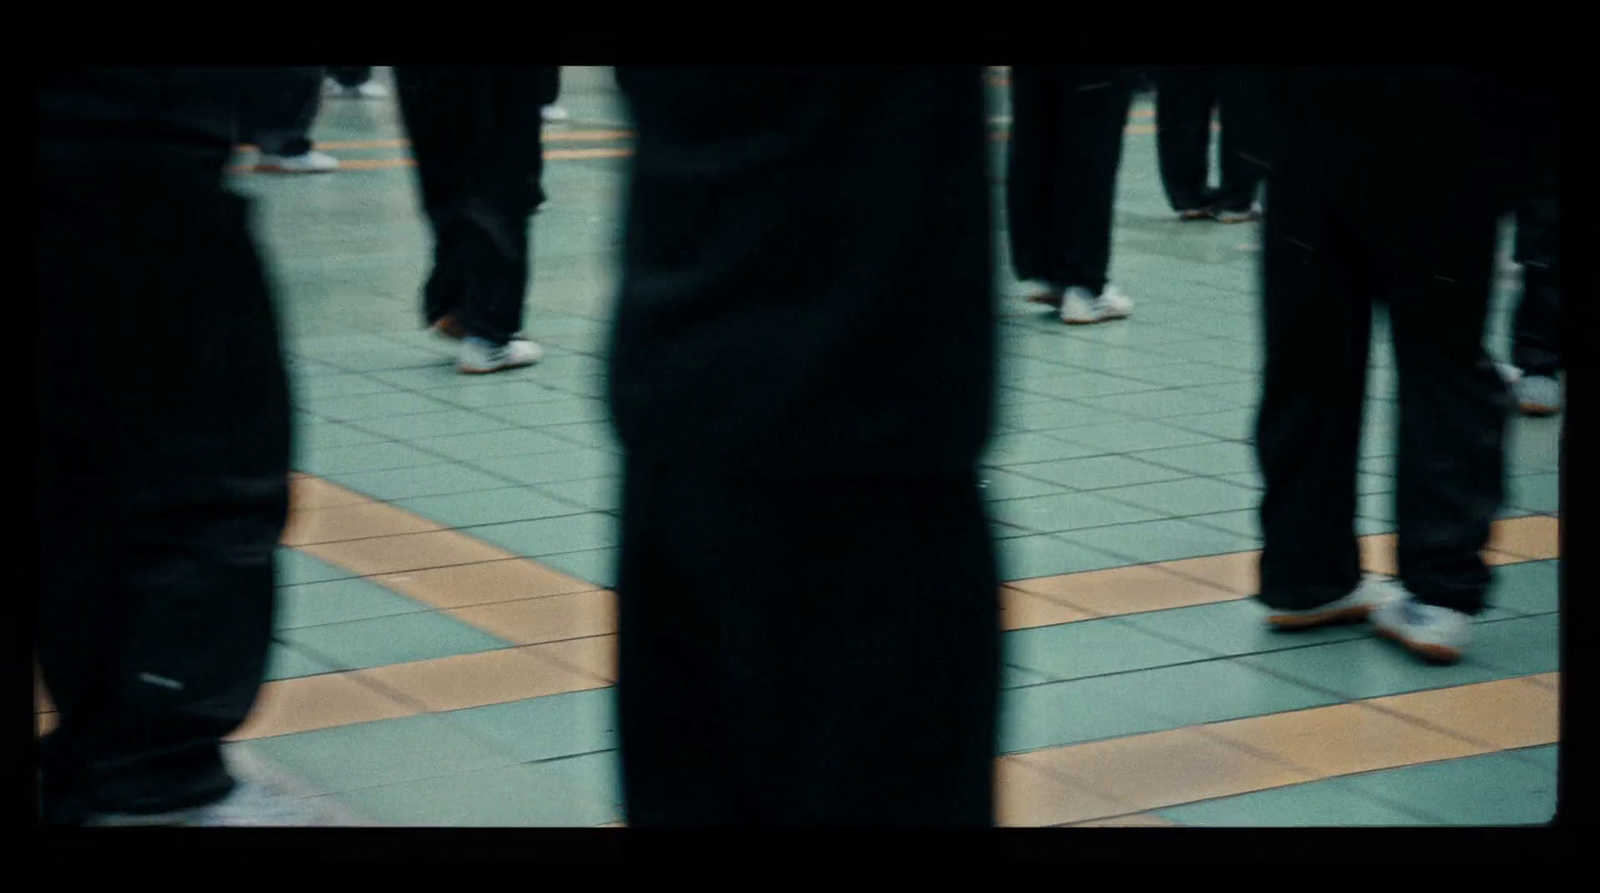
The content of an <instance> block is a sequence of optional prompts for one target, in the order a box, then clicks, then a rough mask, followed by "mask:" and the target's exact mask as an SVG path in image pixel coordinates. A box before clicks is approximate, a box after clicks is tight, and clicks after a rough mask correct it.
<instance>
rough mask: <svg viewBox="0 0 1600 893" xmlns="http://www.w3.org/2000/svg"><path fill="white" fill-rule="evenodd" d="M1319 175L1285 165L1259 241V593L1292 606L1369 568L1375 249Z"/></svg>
mask: <svg viewBox="0 0 1600 893" xmlns="http://www.w3.org/2000/svg"><path fill="white" fill-rule="evenodd" d="M1322 179H1323V178H1322V176H1321V174H1320V172H1319V171H1317V170H1315V169H1312V170H1304V169H1301V170H1294V169H1290V170H1284V171H1282V172H1280V174H1279V175H1278V176H1277V177H1276V179H1275V180H1274V181H1273V184H1272V190H1273V192H1272V205H1271V207H1269V208H1268V209H1267V214H1266V225H1265V237H1264V246H1263V268H1262V271H1263V280H1262V297H1263V317H1264V321H1265V329H1266V332H1265V334H1266V364H1265V368H1264V370H1263V373H1262V379H1263V394H1262V401H1261V407H1260V412H1259V416H1258V418H1257V422H1256V456H1257V459H1258V461H1259V462H1260V465H1261V471H1262V477H1263V479H1264V481H1265V492H1264V494H1263V498H1262V502H1261V533H1262V539H1263V548H1262V552H1261V595H1260V599H1261V601H1262V602H1263V603H1265V604H1266V605H1268V606H1269V607H1273V608H1279V609H1284V610H1306V609H1310V608H1315V607H1318V606H1320V605H1323V604H1326V603H1327V602H1330V601H1333V600H1334V599H1337V598H1340V597H1342V596H1344V595H1346V594H1347V593H1349V592H1350V590H1351V589H1352V588H1354V587H1355V585H1356V584H1357V583H1358V582H1359V580H1360V577H1361V561H1360V554H1359V550H1358V548H1357V545H1356V536H1355V529H1354V524H1355V511H1356V468H1357V455H1358V450H1359V446H1360V437H1361V411H1362V400H1363V391H1364V389H1365V385H1366V373H1367V352H1368V345H1369V343H1370V340H1371V320H1372V304H1371V295H1372V283H1371V279H1370V274H1369V269H1370V261H1369V258H1368V255H1367V252H1366V251H1365V250H1364V248H1363V247H1362V246H1361V245H1360V244H1359V243H1358V242H1357V241H1356V239H1355V237H1354V235H1353V233H1352V232H1351V231H1350V229H1349V226H1348V221H1347V220H1345V219H1344V218H1343V216H1342V215H1339V214H1338V213H1336V209H1335V207H1334V205H1333V202H1332V201H1331V199H1330V197H1329V195H1328V193H1327V192H1326V191H1324V184H1323V183H1322V182H1321V181H1322Z"/></svg>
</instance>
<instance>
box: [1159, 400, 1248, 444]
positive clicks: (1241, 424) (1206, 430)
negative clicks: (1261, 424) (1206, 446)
mask: <svg viewBox="0 0 1600 893" xmlns="http://www.w3.org/2000/svg"><path fill="white" fill-rule="evenodd" d="M1163 424H1166V425H1170V426H1172V427H1176V428H1183V429H1186V430H1190V431H1198V432H1201V433H1202V434H1209V435H1211V436H1212V437H1218V438H1222V439H1225V440H1239V441H1245V440H1250V439H1253V438H1254V437H1255V426H1256V411H1255V410H1254V409H1249V408H1241V409H1224V410H1222V411H1220V412H1207V413H1201V414H1199V415H1183V416H1179V417H1177V418H1174V419H1170V420H1168V421H1166V422H1164V423H1163Z"/></svg>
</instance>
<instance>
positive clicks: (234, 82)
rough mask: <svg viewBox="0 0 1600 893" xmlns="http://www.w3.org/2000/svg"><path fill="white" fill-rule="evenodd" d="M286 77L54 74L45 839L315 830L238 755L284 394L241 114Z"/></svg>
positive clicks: (39, 524)
mask: <svg viewBox="0 0 1600 893" xmlns="http://www.w3.org/2000/svg"><path fill="white" fill-rule="evenodd" d="M283 86H284V85H283V77H282V73H281V71H280V72H264V73H262V72H257V73H246V71H245V70H242V69H226V70H196V69H183V68H170V67H169V68H149V69H117V68H108V67H94V68H80V69H70V68H46V69H44V70H43V71H42V72H41V73H40V75H39V86H38V120H39V130H38V144H37V149H38V153H37V175H38V179H37V184H38V190H39V191H38V202H39V204H38V210H37V213H38V220H39V233H38V268H37V270H38V281H39V286H38V291H37V293H36V304H35V310H36V312H37V313H38V317H39V329H38V338H39V340H38V346H37V352H36V356H35V360H36V366H35V369H36V382H37V385H36V387H37V391H36V394H35V396H36V400H37V410H38V421H39V425H38V439H37V443H36V452H35V463H36V464H35V468H36V472H37V475H38V483H37V487H38V490H37V493H36V495H35V499H34V523H35V530H36V532H37V540H36V546H35V548H36V552H35V559H36V561H37V566H38V576H37V579H38V589H37V592H36V607H37V609H38V614H37V621H36V622H37V625H36V627H35V633H36V645H35V647H36V657H37V661H38V666H39V669H40V674H41V676H42V679H43V682H44V685H45V686H46V688H47V690H48V692H49V696H50V699H51V701H52V702H53V703H54V704H55V706H56V709H57V711H58V717H59V724H58V725H57V727H56V728H55V729H54V730H53V731H52V732H50V733H49V734H47V735H46V736H44V738H43V740H41V741H40V743H39V766H38V768H39V778H40V787H41V790H40V809H41V818H42V820H43V821H45V822H46V823H49V824H65V825H83V824H109V825H117V824H156V825H262V824H266V825H271V824H307V823H313V822H315V817H314V816H312V815H310V814H308V813H306V812H305V811H303V810H301V809H299V808H297V807H296V806H294V805H293V803H292V802H291V801H290V800H289V799H288V798H287V797H284V796H281V795H280V794H279V793H277V792H274V791H273V790H272V789H271V788H270V787H268V786H264V785H263V784H261V783H260V782H259V780H255V779H250V778H243V779H241V778H239V777H237V776H236V775H235V773H234V772H233V771H231V770H230V768H229V767H228V765H227V764H226V763H225V762H224V758H223V751H222V742H223V739H224V738H225V737H226V736H227V735H229V734H230V733H232V732H233V731H234V730H235V729H237V728H238V727H239V725H240V724H241V722H242V721H243V720H244V719H245V717H246V714H247V713H248V712H249V710H250V708H251V705H252V703H253V702H254V700H255V698H256V693H257V691H258V690H259V688H260V686H261V683H262V679H263V676H264V674H265V672H266V664H267V655H268V649H269V646H270V644H271V641H272V628H273V597H274V596H273V562H274V555H275V552H276V548H277V545H278V539H279V536H280V534H281V532H282V530H283V527H284V524H285V521H286V519H287V513H288V502H289V434H290V431H289V425H290V417H289V390H288V385H287V381H286V377H285V371H284V365H283V358H282V356H281V354H280V348H279V342H278V329H277V321H276V319H275V316H274V311H273V306H272V301H271V298H270V296H269V294H268V290H267V282H266V279H265V277H264V275H263V271H262V266H261V261H260V259H259V257H258V256H257V253H256V249H255V246H254V244H253V243H252V241H251V236H250V231H249V225H248V213H249V212H248V207H247V203H246V201H245V200H244V199H243V198H241V197H240V196H239V195H237V194H235V193H233V192H230V191H229V190H227V189H226V188H225V186H224V168H225V166H226V165H227V163H228V160H229V158H230V155H231V152H232V147H233V139H232V138H233V126H232V123H231V121H230V116H231V114H232V109H233V108H234V106H235V104H236V102H237V101H238V100H240V99H241V98H242V99H243V101H244V102H246V103H249V102H250V101H253V100H257V99H259V98H261V97H262V96H263V95H268V96H270V95H271V94H272V93H274V92H276V91H279V90H281V89H282V88H283Z"/></svg>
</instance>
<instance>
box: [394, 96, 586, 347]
mask: <svg viewBox="0 0 1600 893" xmlns="http://www.w3.org/2000/svg"><path fill="white" fill-rule="evenodd" d="M395 83H396V85H397V86H398V88H399V97H400V111H401V117H402V119H403V120H404V123H405V128H406V132H407V133H408V134H409V135H410V137H411V152H412V155H413V157H414V158H415V159H416V162H417V184H418V187H419V192H420V195H421V199H422V207H423V211H424V213H425V214H426V215H427V218H428V224H429V226H430V228H431V229H432V230H433V270H432V272H431V273H430V274H429V276H428V281H427V283H426V285H425V286H424V288H423V317H424V320H425V322H426V323H427V325H428V326H430V327H432V328H433V330H434V331H437V332H439V333H440V334H442V335H444V336H446V337H449V338H453V339H456V340H459V341H460V342H461V348H460V369H461V371H462V372H464V373H468V374H482V373H489V372H499V371H502V370H506V369H515V368H519V367H523V366H529V365H532V364H534V363H537V362H538V361H539V359H540V358H541V357H542V356H543V354H544V351H543V350H542V349H541V348H540V347H539V345H538V344H535V343H534V342H532V341H529V340H527V339H526V338H524V337H522V335H521V334H520V333H521V330H522V325H523V317H524V312H525V306H526V302H527V291H528V281H529V278H530V276H531V267H532V254H531V252H530V250H529V246H528V237H529V224H530V221H531V218H532V217H533V214H534V212H535V211H537V210H538V208H539V206H540V205H541V204H543V203H544V198H545V194H544V189H543V186H542V184H541V177H542V174H543V171H544V155H543V146H542V142H541V127H542V121H541V115H540V108H541V107H543V106H545V105H548V104H549V103H551V102H554V101H555V98H556V94H557V92H558V90H559V86H560V84H559V69H557V68H553V67H546V68H487V67H464V66H400V67H399V68H397V69H395Z"/></svg>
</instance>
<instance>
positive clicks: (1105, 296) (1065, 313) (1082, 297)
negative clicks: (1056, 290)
mask: <svg viewBox="0 0 1600 893" xmlns="http://www.w3.org/2000/svg"><path fill="white" fill-rule="evenodd" d="M1132 313H1133V299H1132V298H1129V297H1128V296H1127V295H1125V294H1123V293H1122V292H1120V291H1117V290H1116V289H1115V288H1113V287H1112V286H1110V285H1107V286H1106V287H1105V290H1104V291H1102V292H1100V296H1099V297H1094V296H1092V295H1090V294H1089V292H1088V290H1086V289H1082V288H1077V287H1073V288H1069V289H1067V291H1066V294H1064V295H1063V296H1062V298H1061V321H1062V322H1064V323H1066V324H1067V325H1069V326H1086V325H1091V324H1093V323H1097V322H1105V321H1106V320H1109V319H1126V318H1127V317H1128V316H1130V315H1131V314H1132Z"/></svg>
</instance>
